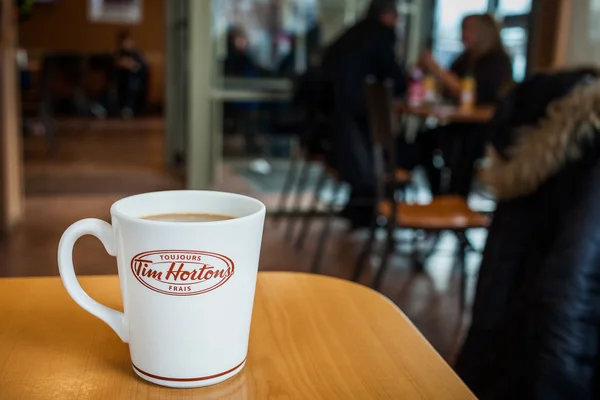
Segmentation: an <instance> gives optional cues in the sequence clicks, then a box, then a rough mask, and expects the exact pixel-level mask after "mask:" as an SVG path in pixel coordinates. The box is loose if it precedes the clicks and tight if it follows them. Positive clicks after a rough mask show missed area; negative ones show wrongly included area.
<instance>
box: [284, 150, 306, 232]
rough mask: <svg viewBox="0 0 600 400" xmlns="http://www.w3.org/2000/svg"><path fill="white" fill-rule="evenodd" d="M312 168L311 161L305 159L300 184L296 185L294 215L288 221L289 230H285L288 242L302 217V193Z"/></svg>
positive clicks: (299, 179)
mask: <svg viewBox="0 0 600 400" xmlns="http://www.w3.org/2000/svg"><path fill="white" fill-rule="evenodd" d="M309 169H310V163H309V162H308V161H306V160H305V161H304V164H303V165H302V169H301V170H300V177H299V178H298V186H296V197H295V198H294V202H293V205H292V212H293V213H294V215H293V216H292V218H290V219H289V221H288V226H287V230H286V232H285V240H286V241H287V242H289V241H291V240H292V236H294V231H295V230H296V229H295V228H296V220H297V219H298V218H300V217H301V216H300V211H301V208H302V194H303V192H304V189H306V184H307V182H308V171H309Z"/></svg>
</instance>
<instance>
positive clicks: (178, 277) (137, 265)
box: [131, 250, 235, 296]
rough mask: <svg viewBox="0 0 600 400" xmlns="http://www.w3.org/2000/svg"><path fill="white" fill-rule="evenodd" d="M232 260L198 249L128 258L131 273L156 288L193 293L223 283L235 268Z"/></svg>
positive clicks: (181, 293) (148, 286)
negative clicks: (129, 259)
mask: <svg viewBox="0 0 600 400" xmlns="http://www.w3.org/2000/svg"><path fill="white" fill-rule="evenodd" d="M234 269H235V267H234V264H233V261H232V260H231V259H230V258H229V257H226V256H224V255H222V254H217V253H210V252H207V251H197V250H155V251H146V252H143V253H140V254H138V255H136V256H135V257H133V258H132V259H131V271H132V272H133V276H135V278H136V279H137V280H138V281H139V282H140V283H141V284H142V285H144V286H146V287H147V288H148V289H150V290H154V291H155V292H158V293H162V294H168V295H170V296H194V295H197V294H202V293H207V292H210V291H211V290H215V289H217V288H219V287H221V286H223V285H224V284H225V282H227V281H228V280H229V278H231V276H232V275H233V272H234Z"/></svg>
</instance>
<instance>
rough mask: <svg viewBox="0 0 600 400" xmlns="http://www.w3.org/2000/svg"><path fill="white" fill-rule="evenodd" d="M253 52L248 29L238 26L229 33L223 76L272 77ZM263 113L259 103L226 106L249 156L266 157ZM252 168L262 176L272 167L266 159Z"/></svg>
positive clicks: (226, 117) (233, 125)
mask: <svg viewBox="0 0 600 400" xmlns="http://www.w3.org/2000/svg"><path fill="white" fill-rule="evenodd" d="M249 48H250V42H249V40H248V35H247V34H246V32H245V31H244V29H243V28H241V27H237V26H234V27H232V28H230V29H229V31H228V32H227V56H226V57H225V60H224V62H223V74H224V75H225V76H226V77H239V78H260V77H269V76H271V75H272V74H271V73H270V72H269V71H267V70H266V69H264V68H263V67H261V66H260V65H258V63H256V62H255V61H254V59H253V58H252V56H251V55H250V53H249ZM262 111H263V108H262V107H261V103H259V102H257V101H238V102H231V103H225V105H224V117H225V123H226V124H227V125H230V126H231V127H232V128H233V130H236V131H239V133H241V134H242V135H243V136H244V138H245V151H246V153H247V154H246V155H250V156H263V152H264V150H263V149H262V148H261V146H260V145H259V143H258V141H257V137H256V136H257V134H258V133H259V131H260V130H261V129H263V128H264V126H263V125H264V118H261V115H262ZM236 133H237V132H236ZM250 168H251V169H252V170H253V171H254V172H258V173H260V174H267V173H269V172H270V171H271V167H270V165H269V164H268V163H267V162H266V161H265V160H263V159H262V158H261V159H258V160H255V161H253V163H252V165H251V167H250Z"/></svg>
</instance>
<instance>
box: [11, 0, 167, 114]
mask: <svg viewBox="0 0 600 400" xmlns="http://www.w3.org/2000/svg"><path fill="white" fill-rule="evenodd" d="M164 2H165V0H144V1H143V19H142V22H141V23H140V24H137V25H116V24H104V23H92V22H90V21H89V20H88V17H87V3H88V0H57V1H56V2H55V3H51V4H36V5H35V7H34V9H33V14H32V15H31V17H30V18H29V19H28V20H27V21H24V22H22V23H21V24H19V43H20V46H22V47H24V48H26V49H27V50H30V52H31V53H33V54H36V53H37V54H39V53H42V52H46V51H61V52H79V53H102V52H110V51H113V50H114V49H115V46H116V36H117V33H118V32H119V31H120V30H121V29H122V28H123V27H126V28H127V29H129V31H130V32H131V33H132V35H133V37H134V39H135V41H136V43H137V45H138V47H139V49H140V50H141V51H142V52H143V53H144V55H145V57H146V58H147V60H148V63H149V65H150V101H151V102H162V101H163V98H164V55H165V3H164Z"/></svg>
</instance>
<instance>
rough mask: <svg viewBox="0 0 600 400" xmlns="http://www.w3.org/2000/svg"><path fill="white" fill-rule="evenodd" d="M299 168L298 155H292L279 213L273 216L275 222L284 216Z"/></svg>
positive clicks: (280, 199) (280, 200)
mask: <svg viewBox="0 0 600 400" xmlns="http://www.w3.org/2000/svg"><path fill="white" fill-rule="evenodd" d="M297 170H298V157H297V156H295V155H294V156H292V158H291V159H290V167H289V169H288V171H287V174H286V177H285V182H284V183H283V188H282V189H281V196H280V197H279V206H278V207H277V213H276V214H275V215H274V216H273V222H278V221H279V220H280V218H282V217H283V215H282V214H283V213H285V211H286V209H287V203H288V198H289V196H290V193H291V192H292V189H293V188H294V181H295V180H296V172H297Z"/></svg>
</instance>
